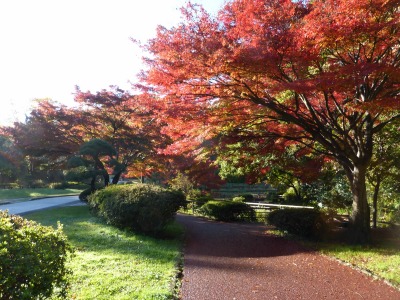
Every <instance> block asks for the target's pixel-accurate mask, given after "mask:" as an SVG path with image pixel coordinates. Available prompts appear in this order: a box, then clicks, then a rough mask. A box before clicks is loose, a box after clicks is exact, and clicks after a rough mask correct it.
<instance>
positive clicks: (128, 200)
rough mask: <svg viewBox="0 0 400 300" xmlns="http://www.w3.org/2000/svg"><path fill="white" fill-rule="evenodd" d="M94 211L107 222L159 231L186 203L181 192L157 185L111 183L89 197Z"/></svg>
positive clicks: (148, 232) (123, 226)
mask: <svg viewBox="0 0 400 300" xmlns="http://www.w3.org/2000/svg"><path fill="white" fill-rule="evenodd" d="M88 200H89V205H90V207H91V208H92V210H93V211H94V212H95V213H97V214H98V215H99V216H100V217H103V218H104V219H105V220H106V221H107V223H109V224H111V225H114V226H116V227H119V228H129V229H132V230H134V231H137V232H142V233H146V234H156V233H158V232H160V231H161V230H162V229H164V227H165V225H167V223H168V222H169V221H171V220H172V219H173V217H174V216H175V213H176V212H177V211H178V209H179V208H181V207H183V206H184V205H185V204H186V200H185V196H184V194H183V193H182V192H179V191H173V190H169V189H165V188H162V187H159V186H155V185H148V184H134V185H111V186H109V187H107V188H105V189H102V190H98V191H96V192H95V193H94V194H92V195H90V196H89V197H88Z"/></svg>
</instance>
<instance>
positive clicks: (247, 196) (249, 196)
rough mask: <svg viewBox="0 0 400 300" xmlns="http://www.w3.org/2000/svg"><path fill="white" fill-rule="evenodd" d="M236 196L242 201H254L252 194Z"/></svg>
mask: <svg viewBox="0 0 400 300" xmlns="http://www.w3.org/2000/svg"><path fill="white" fill-rule="evenodd" d="M238 197H241V198H243V199H244V200H243V201H244V202H252V201H254V196H253V195H252V194H242V195H239V196H238Z"/></svg>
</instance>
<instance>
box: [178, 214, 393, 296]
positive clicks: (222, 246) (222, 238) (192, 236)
mask: <svg viewBox="0 0 400 300" xmlns="http://www.w3.org/2000/svg"><path fill="white" fill-rule="evenodd" d="M177 219H178V221H179V222H181V223H182V224H183V225H184V226H185V227H186V228H187V240H186V246H185V251H184V270H183V282H182V289H181V298H182V299H183V300H188V299H196V300H197V299H198V300H213V299H216V300H220V299H221V300H222V299H231V300H233V299H236V300H253V299H263V300H264V299H290V300H292V299H318V300H319V299H346V300H347V299H388V300H400V291H398V290H396V289H394V288H392V287H390V286H389V285H386V284H385V283H384V282H381V281H376V280H373V279H372V278H371V277H369V276H367V275H364V274H362V273H360V272H358V271H356V270H353V269H352V268H350V267H347V266H344V265H341V264H339V263H338V262H336V261H333V260H330V259H328V258H326V257H323V256H321V255H319V254H317V253H315V252H312V251H309V250H306V249H304V248H303V247H301V246H300V245H298V244H297V243H295V242H293V241H288V240H285V239H283V238H279V237H274V236H271V235H268V234H265V229H266V228H265V226H261V225H253V224H234V223H222V222H212V221H207V220H204V219H201V218H196V217H192V216H184V215H179V216H178V217H177Z"/></svg>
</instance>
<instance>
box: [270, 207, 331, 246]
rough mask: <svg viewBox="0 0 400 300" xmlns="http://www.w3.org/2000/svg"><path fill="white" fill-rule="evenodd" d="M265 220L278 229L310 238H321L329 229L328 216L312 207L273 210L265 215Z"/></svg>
mask: <svg viewBox="0 0 400 300" xmlns="http://www.w3.org/2000/svg"><path fill="white" fill-rule="evenodd" d="M267 222H268V223H269V224H271V225H274V226H275V227H277V228H278V229H279V230H283V231H287V232H288V233H291V234H295V235H300V236H303V237H306V238H312V239H322V238H323V237H324V235H325V234H326V233H327V231H328V229H329V226H328V225H329V222H328V216H327V215H326V214H325V213H323V212H321V211H318V210H314V209H305V208H304V209H303V208H301V209H293V208H288V209H278V210H274V211H272V212H270V213H269V214H268V215H267Z"/></svg>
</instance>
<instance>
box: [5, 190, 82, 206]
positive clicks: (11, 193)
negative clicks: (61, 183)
mask: <svg viewBox="0 0 400 300" xmlns="http://www.w3.org/2000/svg"><path fill="white" fill-rule="evenodd" d="M80 192H81V190H76V189H65V190H57V189H49V188H37V189H8V190H7V189H5V190H3V189H0V203H1V202H5V200H8V199H20V198H26V199H29V198H34V197H45V196H64V195H78V194H79V193H80Z"/></svg>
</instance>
